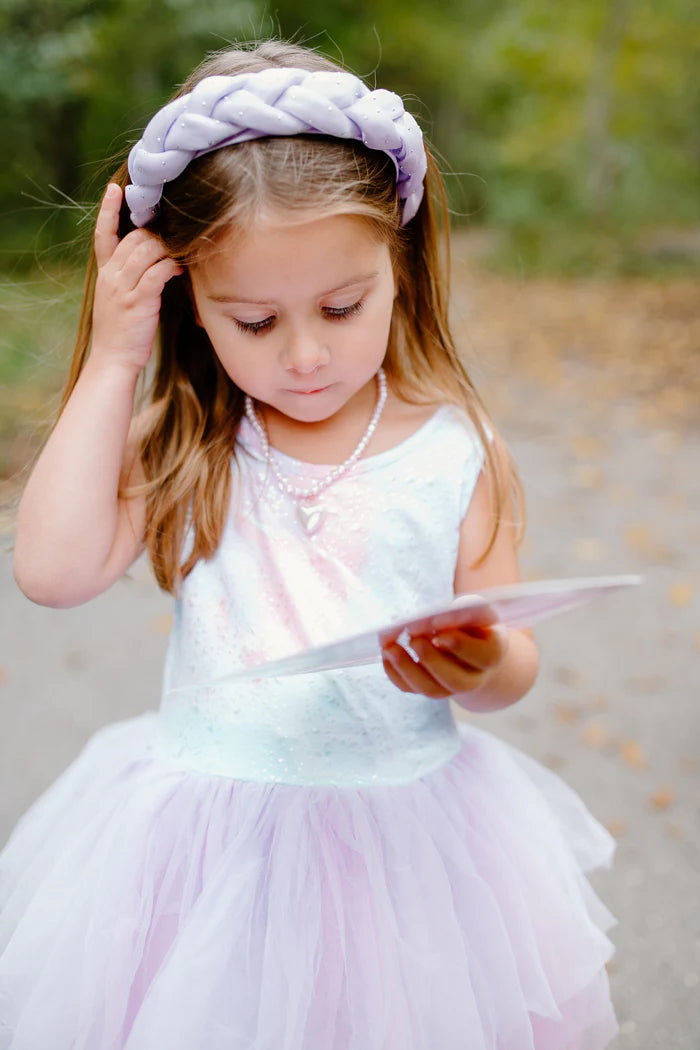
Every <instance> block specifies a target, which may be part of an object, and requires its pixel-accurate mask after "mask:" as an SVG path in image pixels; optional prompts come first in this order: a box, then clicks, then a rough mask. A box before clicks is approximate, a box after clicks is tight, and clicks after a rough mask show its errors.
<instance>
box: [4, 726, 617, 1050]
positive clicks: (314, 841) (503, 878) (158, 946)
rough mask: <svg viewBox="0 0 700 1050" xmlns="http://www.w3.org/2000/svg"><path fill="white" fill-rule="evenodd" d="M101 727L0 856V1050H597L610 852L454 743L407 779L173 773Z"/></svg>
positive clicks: (610, 1027) (563, 796)
mask: <svg viewBox="0 0 700 1050" xmlns="http://www.w3.org/2000/svg"><path fill="white" fill-rule="evenodd" d="M155 718H156V715H155V714H154V713H148V714H146V715H142V716H141V717H139V718H136V719H131V720H129V721H127V722H122V723H119V724H117V725H112V726H109V727H107V728H106V729H103V730H102V731H101V732H99V733H98V734H97V735H96V736H95V737H93V738H92V740H91V741H90V743H89V744H88V745H87V747H86V748H85V750H84V751H83V752H82V754H81V755H80V756H79V757H78V759H77V760H76V761H75V762H74V763H73V764H72V765H71V766H70V767H69V769H68V770H67V771H66V772H65V773H64V774H63V776H62V777H60V779H59V780H58V781H57V782H56V783H55V784H54V785H53V786H52V787H51V788H50V789H49V791H48V792H47V793H46V794H45V795H44V796H43V797H42V798H41V799H39V801H38V802H37V803H35V805H34V806H33V807H32V808H31V809H30V810H29V812H28V813H27V814H26V815H25V816H24V818H23V819H22V820H21V821H20V823H19V825H18V826H17V828H16V829H15V831H14V833H13V835H12V837H11V839H10V841H9V843H8V844H7V846H6V848H5V850H4V852H3V853H2V854H1V855H0V905H1V906H2V912H1V913H0V1047H1V1048H2V1050H433V1048H435V1050H438V1048H439V1050H532V1048H536V1050H583V1048H586V1050H599V1048H602V1047H604V1046H607V1045H608V1043H609V1042H610V1040H611V1039H612V1038H613V1036H614V1035H615V1033H616V1031H617V1028H616V1024H615V1018H614V1014H613V1010H612V1007H611V1005H610V996H609V991H608V982H607V975H606V971H605V962H606V960H607V959H608V958H609V957H610V955H611V951H612V949H611V944H610V942H609V940H608V939H607V937H606V935H605V930H606V929H607V928H608V927H609V926H610V925H611V924H612V919H611V916H610V915H609V913H608V912H607V911H606V910H605V908H604V907H603V905H602V904H601V903H600V901H599V900H598V898H597V897H596V896H595V894H594V893H593V891H592V889H591V888H590V886H589V884H588V882H587V881H586V879H585V877H584V875H583V872H584V871H587V870H589V869H591V868H593V867H596V866H599V865H607V864H608V863H609V862H610V858H611V855H612V841H611V839H610V836H609V835H608V834H607V832H605V831H604V830H603V829H602V828H601V827H600V826H599V825H598V824H597V823H596V822H595V821H594V820H593V819H592V817H591V816H590V815H589V814H588V812H587V811H586V810H585V808H584V806H583V805H582V803H581V801H580V800H579V798H578V796H577V795H576V794H575V793H574V792H573V791H571V789H569V788H568V787H567V786H566V785H565V784H564V783H563V782H562V781H561V780H560V779H559V778H558V777H557V776H555V775H554V774H553V773H551V772H550V771H548V770H546V769H544V768H542V767H541V766H539V765H538V764H537V763H536V762H534V761H532V760H531V759H529V758H527V757H526V756H525V755H523V754H521V753H520V752H518V751H516V750H514V749H513V748H511V747H509V746H508V745H506V744H503V743H502V742H500V741H498V740H496V739H495V738H494V737H492V736H490V735H489V734H487V733H484V732H482V731H480V730H478V729H476V728H474V727H473V726H471V725H467V726H463V727H462V728H461V730H460V731H461V733H462V735H463V746H462V749H461V751H460V753H459V754H458V755H457V757H456V758H455V759H453V760H452V761H451V762H450V763H449V764H448V765H446V766H444V767H443V768H442V769H440V770H438V771H437V772H436V773H433V774H431V775H430V776H427V777H424V778H422V779H420V780H417V781H414V782H412V783H409V784H403V785H398V786H391V787H376V788H358V789H354V788H337V787H328V786H318V787H299V786H287V785H280V784H262V783H252V782H247V781H236V780H230V779H226V778H223V777H216V776H209V775H205V774H201V773H193V772H190V771H183V770H178V769H173V768H172V767H170V766H167V765H165V764H163V763H162V762H161V761H159V760H158V759H156V758H155V757H154V756H153V754H152V751H151V739H152V736H153V731H154V725H155Z"/></svg>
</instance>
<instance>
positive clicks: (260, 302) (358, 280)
mask: <svg viewBox="0 0 700 1050" xmlns="http://www.w3.org/2000/svg"><path fill="white" fill-rule="evenodd" d="M377 277H379V270H373V271H372V272H371V273H364V274H361V275H360V276H358V277H351V278H350V280H349V281H343V283H342V284H339V285H337V286H336V287H335V288H329V289H328V291H325V292H321V294H320V295H319V299H325V298H326V296H328V295H334V294H335V293H336V292H342V291H343V290H344V289H345V288H352V287H353V286H354V285H356V284H365V283H366V282H367V281H373V280H375V278H377ZM207 299H209V300H210V302H212V303H246V304H250V305H251V306H269V304H270V303H271V302H272V300H271V299H248V298H247V297H246V296H245V295H243V296H236V295H215V294H214V295H208V296H207Z"/></svg>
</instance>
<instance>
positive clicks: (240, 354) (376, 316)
mask: <svg viewBox="0 0 700 1050" xmlns="http://www.w3.org/2000/svg"><path fill="white" fill-rule="evenodd" d="M190 277H191V282H192V291H193V296H194V303H195V309H196V314H197V320H198V323H199V324H201V325H202V327H203V328H204V329H205V330H206V332H207V335H208V336H209V339H210V340H211V344H212V346H213V347H214V351H215V353H216V355H217V357H218V358H219V360H220V361H221V364H222V365H223V367H224V369H225V371H226V373H227V374H228V375H229V376H230V377H231V379H232V380H233V382H234V383H235V384H236V386H238V387H240V389H241V390H244V391H245V392H246V393H247V394H250V396H251V397H252V398H254V399H255V400H256V401H258V402H260V403H261V404H262V405H263V406H265V408H266V411H267V412H269V413H275V412H279V413H281V414H282V415H284V416H286V417H288V418H290V419H294V420H297V421H299V422H305V423H315V422H320V421H322V420H325V419H329V418H330V417H331V416H333V415H335V413H337V412H339V411H341V410H342V409H343V408H345V406H348V405H350V404H351V403H352V402H353V400H354V399H356V400H355V403H356V404H359V403H360V402H362V403H363V404H364V403H366V400H367V398H368V392H367V389H366V388H367V387H368V385H372V388H373V378H374V376H375V375H376V372H377V370H378V369H379V367H380V366H381V364H382V361H383V360H384V356H385V354H386V348H387V341H388V337H389V326H390V323H391V315H392V310H393V305H394V297H395V295H396V288H395V280H394V273H393V269H392V265H391V257H390V253H389V248H388V246H387V245H386V244H382V243H379V242H378V241H377V239H376V237H375V236H373V235H372V232H371V230H370V227H369V225H368V224H367V223H366V222H365V221H363V220H362V219H361V218H359V217H358V216H353V215H334V216H330V217H327V218H323V219H316V220H311V221H309V222H306V223H303V224H272V223H265V224H260V225H257V226H255V227H254V228H253V229H252V231H251V232H249V233H247V234H246V235H244V236H241V235H240V234H237V233H234V232H231V233H229V234H226V235H225V236H224V237H223V238H222V239H221V240H220V241H219V242H218V243H217V246H216V248H215V249H214V250H213V251H212V252H211V253H210V254H208V255H207V256H206V258H205V259H204V261H202V262H200V263H197V264H196V265H194V266H192V267H191V268H190ZM373 396H374V394H372V397H373Z"/></svg>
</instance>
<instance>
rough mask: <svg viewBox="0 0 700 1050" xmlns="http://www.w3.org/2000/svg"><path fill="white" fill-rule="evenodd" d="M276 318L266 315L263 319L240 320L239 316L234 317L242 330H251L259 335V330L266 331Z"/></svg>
mask: <svg viewBox="0 0 700 1050" xmlns="http://www.w3.org/2000/svg"><path fill="white" fill-rule="evenodd" d="M274 320H275V319H274V317H265V318H264V319H263V320H262V321H239V320H238V318H237V317H234V318H233V323H234V324H235V326H236V328H240V330H241V331H242V332H250V333H251V335H257V334H258V332H264V331H265V329H266V328H270V327H271V326H272V323H273V321H274Z"/></svg>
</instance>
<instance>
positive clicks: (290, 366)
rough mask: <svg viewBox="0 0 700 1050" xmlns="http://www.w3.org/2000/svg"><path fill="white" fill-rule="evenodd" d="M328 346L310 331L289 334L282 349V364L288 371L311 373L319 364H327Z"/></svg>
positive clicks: (298, 373)
mask: <svg viewBox="0 0 700 1050" xmlns="http://www.w3.org/2000/svg"><path fill="white" fill-rule="evenodd" d="M329 356H330V355H329V353H328V348H327V347H326V345H325V343H323V342H322V341H321V340H319V339H317V338H315V337H314V336H313V335H312V334H311V333H309V332H307V333H300V334H298V335H294V336H290V338H289V340H288V342H287V345H286V347H285V350H284V356H283V364H284V367H285V368H286V369H287V371H288V372H295V373H296V374H297V375H311V374H312V373H313V372H316V371H318V369H319V368H320V367H321V365H325V364H328V361H329Z"/></svg>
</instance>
